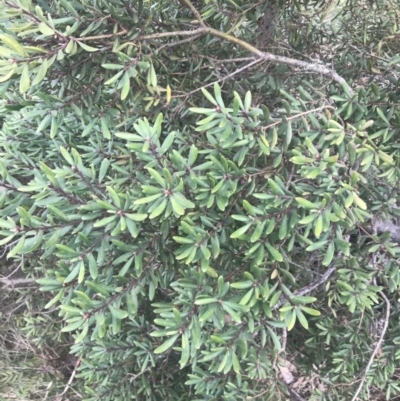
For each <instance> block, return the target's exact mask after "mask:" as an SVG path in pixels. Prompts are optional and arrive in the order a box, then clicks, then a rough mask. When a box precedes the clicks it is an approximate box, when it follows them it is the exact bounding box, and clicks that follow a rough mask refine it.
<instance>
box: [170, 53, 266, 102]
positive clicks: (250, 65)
mask: <svg viewBox="0 0 400 401" xmlns="http://www.w3.org/2000/svg"><path fill="white" fill-rule="evenodd" d="M262 61H263V60H260V59H257V60H254V61H253V62H251V63H250V64H247V65H245V66H244V67H242V68H239V69H237V70H236V71H233V72H232V73H230V74H228V75H225V76H224V77H222V78H220V79H218V80H216V81H213V82H210V83H209V84H207V85H203V86H201V87H200V88H197V89H194V90H192V91H191V92H188V93H185V94H183V95H177V96H174V97H185V96H190V95H193V93H196V92H198V91H200V90H201V89H204V88H208V87H209V86H212V85H214V84H215V83H216V82H224V81H226V80H227V79H229V78H232V77H233V76H234V75H236V74H239V73H240V72H242V71H244V70H247V69H248V68H250V67H252V66H253V65H255V64H257V63H260V62H262Z"/></svg>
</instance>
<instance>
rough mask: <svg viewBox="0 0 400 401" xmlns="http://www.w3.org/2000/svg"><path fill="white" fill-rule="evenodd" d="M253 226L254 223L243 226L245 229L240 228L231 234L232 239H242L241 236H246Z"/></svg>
mask: <svg viewBox="0 0 400 401" xmlns="http://www.w3.org/2000/svg"><path fill="white" fill-rule="evenodd" d="M252 224H253V223H249V224H246V225H245V226H243V227H240V228H239V229H237V230H236V231H235V232H233V233H232V234H231V238H238V237H240V236H241V235H243V234H245V233H246V231H247V230H248V229H249V228H250V227H251V226H252Z"/></svg>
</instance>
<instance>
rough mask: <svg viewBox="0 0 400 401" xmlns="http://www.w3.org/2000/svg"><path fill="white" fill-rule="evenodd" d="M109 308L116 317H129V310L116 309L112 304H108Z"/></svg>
mask: <svg viewBox="0 0 400 401" xmlns="http://www.w3.org/2000/svg"><path fill="white" fill-rule="evenodd" d="M108 309H110V312H111V314H112V315H113V316H114V317H115V318H116V319H120V320H122V319H125V318H126V317H128V312H127V311H124V310H121V309H116V308H114V307H113V306H112V305H108Z"/></svg>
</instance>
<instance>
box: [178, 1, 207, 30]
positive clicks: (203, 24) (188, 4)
mask: <svg viewBox="0 0 400 401" xmlns="http://www.w3.org/2000/svg"><path fill="white" fill-rule="evenodd" d="M179 1H180V3H181V4H182V5H185V6H186V7H187V8H188V9H189V10H190V11H191V12H192V13H193V14H194V15H195V17H196V18H197V20H198V21H199V23H200V25H201V26H206V24H205V23H204V21H203V19H202V18H201V15H200V13H199V12H198V11H197V9H196V7H195V6H194V5H193V4H192V3H191V2H190V0H179Z"/></svg>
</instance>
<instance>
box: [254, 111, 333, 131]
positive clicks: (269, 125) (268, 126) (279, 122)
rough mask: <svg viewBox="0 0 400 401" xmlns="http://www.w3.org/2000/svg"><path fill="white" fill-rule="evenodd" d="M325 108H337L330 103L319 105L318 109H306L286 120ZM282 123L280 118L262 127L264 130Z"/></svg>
mask: <svg viewBox="0 0 400 401" xmlns="http://www.w3.org/2000/svg"><path fill="white" fill-rule="evenodd" d="M324 109H332V110H334V109H335V108H334V107H332V106H329V105H324V106H321V107H317V108H316V109H312V110H307V111H304V112H302V113H299V114H295V115H294V116H290V117H287V118H286V120H288V121H290V120H294V119H296V118H299V117H302V116H306V115H307V114H311V113H315V112H316V111H320V110H324ZM281 123H282V120H279V121H276V122H274V123H272V124H268V125H266V126H265V127H262V129H263V131H265V130H266V129H268V128H271V127H275V125H278V124H281Z"/></svg>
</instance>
